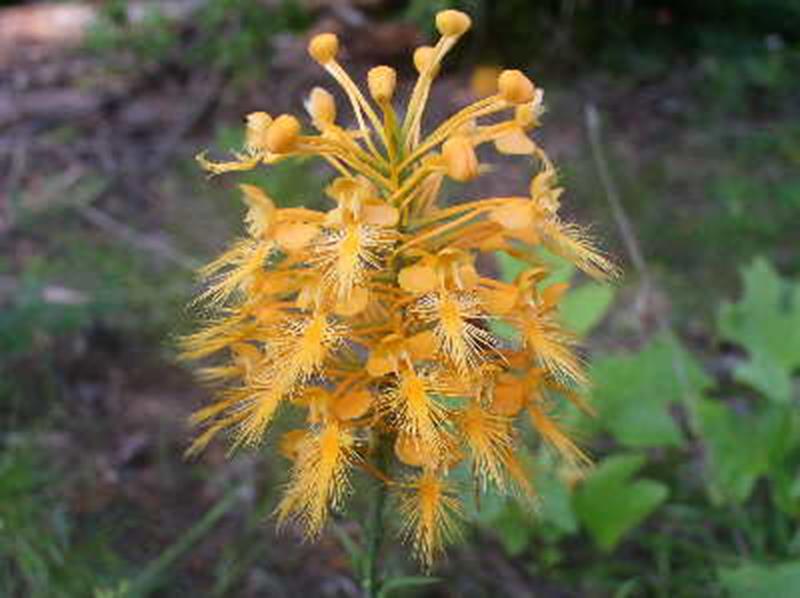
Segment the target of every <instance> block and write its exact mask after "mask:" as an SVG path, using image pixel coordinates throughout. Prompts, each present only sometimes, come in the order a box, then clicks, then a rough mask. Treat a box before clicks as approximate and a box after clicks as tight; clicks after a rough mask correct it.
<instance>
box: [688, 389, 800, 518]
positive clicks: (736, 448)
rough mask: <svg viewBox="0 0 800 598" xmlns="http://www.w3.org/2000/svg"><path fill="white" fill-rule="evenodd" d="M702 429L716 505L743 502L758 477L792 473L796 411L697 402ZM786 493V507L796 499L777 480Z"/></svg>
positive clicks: (778, 478)
mask: <svg viewBox="0 0 800 598" xmlns="http://www.w3.org/2000/svg"><path fill="white" fill-rule="evenodd" d="M697 415H698V420H699V425H700V432H701V435H702V438H703V440H704V442H705V444H706V448H707V456H706V462H707V466H708V470H709V471H708V474H709V475H708V476H707V477H708V480H709V490H710V493H711V499H712V501H713V502H715V503H716V504H720V503H723V502H728V501H730V502H733V503H741V502H743V501H745V500H746V499H747V498H748V497H749V496H750V493H751V492H752V490H753V486H754V485H755V482H756V480H758V478H759V477H761V476H770V477H774V478H776V479H777V480H778V481H780V479H781V478H783V477H784V476H785V475H789V471H788V470H789V468H790V467H791V464H790V463H788V462H787V461H788V457H789V456H790V453H791V451H792V450H793V448H794V446H796V444H797V437H798V429H799V428H800V426H798V421H797V420H798V417H797V413H796V412H795V411H794V410H793V409H790V408H779V406H777V405H772V406H769V407H768V408H762V409H760V410H759V411H752V412H747V411H745V412H742V411H737V410H734V409H732V408H731V407H730V406H728V405H726V404H724V403H722V402H720V401H715V400H711V399H703V400H701V401H700V402H699V403H698V406H697ZM783 489H785V490H786V491H787V492H788V495H784V496H783V497H782V498H783V499H784V501H783V505H782V506H783V507H784V510H791V505H792V504H793V503H794V501H793V500H792V496H791V489H790V487H788V488H787V487H786V485H785V484H783V485H780V484H779V490H783Z"/></svg>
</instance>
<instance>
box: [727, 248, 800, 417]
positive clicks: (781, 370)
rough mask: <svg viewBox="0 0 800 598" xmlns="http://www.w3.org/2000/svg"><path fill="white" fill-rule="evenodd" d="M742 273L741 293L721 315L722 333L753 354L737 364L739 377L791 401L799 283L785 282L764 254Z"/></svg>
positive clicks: (798, 354) (799, 333)
mask: <svg viewBox="0 0 800 598" xmlns="http://www.w3.org/2000/svg"><path fill="white" fill-rule="evenodd" d="M742 276H743V278H744V293H743V295H742V298H741V299H740V300H739V302H738V303H726V304H724V305H722V307H721V308H720V311H719V317H718V326H719V330H720V333H721V335H722V336H723V338H725V339H727V340H729V341H731V342H734V343H737V344H738V345H741V346H742V347H744V349H745V350H746V351H747V353H748V355H749V361H747V362H745V363H743V364H742V365H740V366H739V367H737V368H736V374H735V375H736V378H737V380H739V381H741V382H743V383H746V384H749V385H750V386H752V387H753V388H755V389H756V390H759V391H761V392H762V393H764V394H765V395H766V396H767V397H768V398H770V399H772V400H774V401H779V402H784V403H785V402H788V401H789V400H790V399H791V396H792V378H791V375H792V372H793V371H794V370H796V369H797V368H798V367H800V284H792V285H790V284H785V283H784V282H783V281H781V279H780V277H779V276H778V274H777V273H776V272H775V270H774V269H773V268H772V266H770V264H769V263H768V262H767V261H766V260H764V259H757V260H755V261H754V262H753V263H752V264H751V265H750V266H748V267H747V268H745V269H744V270H743V272H742Z"/></svg>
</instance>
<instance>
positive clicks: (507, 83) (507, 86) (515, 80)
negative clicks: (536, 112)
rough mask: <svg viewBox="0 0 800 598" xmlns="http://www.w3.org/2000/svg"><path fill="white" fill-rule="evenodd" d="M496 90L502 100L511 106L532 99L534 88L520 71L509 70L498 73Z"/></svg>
mask: <svg viewBox="0 0 800 598" xmlns="http://www.w3.org/2000/svg"><path fill="white" fill-rule="evenodd" d="M497 88H498V90H499V91H500V95H501V96H502V97H503V99H504V100H505V101H507V102H509V103H511V104H525V103H526V102H530V101H531V100H533V98H534V91H535V88H534V86H533V83H532V82H531V80H530V79H528V78H527V77H526V76H525V75H523V74H522V72H521V71H517V70H509V71H503V72H502V73H500V76H499V77H498V78H497Z"/></svg>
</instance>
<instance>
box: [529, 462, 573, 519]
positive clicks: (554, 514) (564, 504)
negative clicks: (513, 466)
mask: <svg viewBox="0 0 800 598" xmlns="http://www.w3.org/2000/svg"><path fill="white" fill-rule="evenodd" d="M540 463H541V460H540ZM534 483H535V484H536V491H537V492H538V493H539V498H540V508H539V511H538V513H539V518H540V519H541V523H542V524H543V525H550V526H552V527H553V528H554V529H555V531H556V532H558V533H559V534H573V533H575V532H576V531H578V520H577V519H576V517H575V512H574V510H573V508H572V497H571V494H570V491H569V489H568V488H567V485H566V484H565V482H563V481H562V480H561V479H559V478H558V475H557V472H556V471H555V466H554V465H551V466H550V467H546V466H544V464H542V467H541V468H540V469H539V470H537V475H536V476H535V477H534Z"/></svg>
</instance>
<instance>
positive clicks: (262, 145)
mask: <svg viewBox="0 0 800 598" xmlns="http://www.w3.org/2000/svg"><path fill="white" fill-rule="evenodd" d="M271 124H272V117H271V116H270V115H269V114H267V113H266V112H251V113H250V114H248V115H247V128H246V131H245V140H244V144H245V147H246V148H247V149H248V150H249V151H264V150H266V149H267V131H268V130H269V126H270V125H271Z"/></svg>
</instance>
